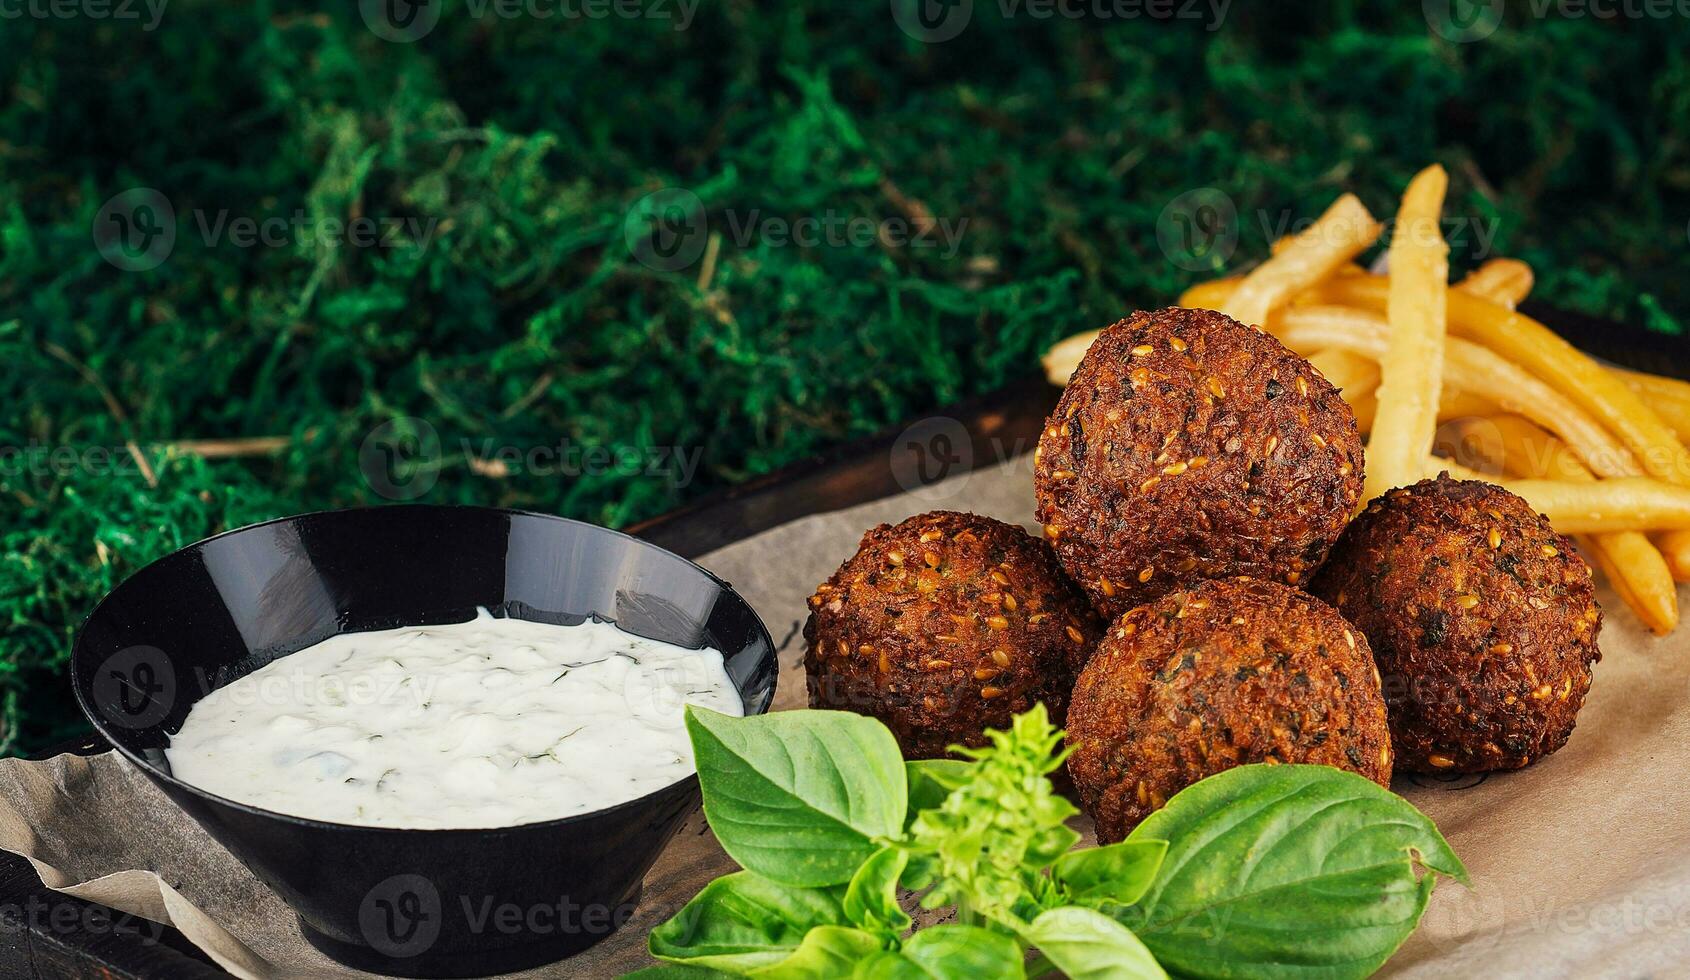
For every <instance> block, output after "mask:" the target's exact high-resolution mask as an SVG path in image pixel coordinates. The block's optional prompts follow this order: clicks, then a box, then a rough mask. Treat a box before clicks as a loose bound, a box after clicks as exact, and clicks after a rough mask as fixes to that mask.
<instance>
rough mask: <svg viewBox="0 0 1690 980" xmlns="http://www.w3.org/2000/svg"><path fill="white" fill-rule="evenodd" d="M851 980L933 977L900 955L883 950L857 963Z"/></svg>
mask: <svg viewBox="0 0 1690 980" xmlns="http://www.w3.org/2000/svg"><path fill="white" fill-rule="evenodd" d="M851 980H933V975H932V974H931V973H928V972H927V971H926V970H923V969H922V968H921V967H919V966H917V965H916V964H915V961H913V960H910V959H906V958H905V957H904V954H902V953H894V952H892V951H891V950H889V949H883V950H881V951H880V952H878V953H875V954H873V955H871V956H869V957H867V958H866V959H861V960H858V961H857V968H856V969H855V970H852V971H851Z"/></svg>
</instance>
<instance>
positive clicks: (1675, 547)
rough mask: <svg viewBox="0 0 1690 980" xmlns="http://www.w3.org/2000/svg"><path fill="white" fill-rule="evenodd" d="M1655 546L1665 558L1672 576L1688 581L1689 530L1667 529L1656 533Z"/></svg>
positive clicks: (1689, 575) (1689, 561)
mask: <svg viewBox="0 0 1690 980" xmlns="http://www.w3.org/2000/svg"><path fill="white" fill-rule="evenodd" d="M1655 546H1656V547H1658V548H1660V549H1661V556H1662V557H1663V558H1665V559H1666V560H1667V568H1669V569H1671V570H1672V577H1673V578H1675V579H1677V580H1678V581H1680V582H1690V531H1668V532H1666V533H1665V534H1660V535H1656V536H1655Z"/></svg>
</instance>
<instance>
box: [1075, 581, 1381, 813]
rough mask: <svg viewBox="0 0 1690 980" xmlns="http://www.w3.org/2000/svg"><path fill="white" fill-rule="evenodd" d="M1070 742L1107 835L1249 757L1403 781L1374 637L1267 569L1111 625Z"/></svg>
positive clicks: (1185, 591) (1173, 597)
mask: <svg viewBox="0 0 1690 980" xmlns="http://www.w3.org/2000/svg"><path fill="white" fill-rule="evenodd" d="M1068 744H1069V746H1071V748H1072V750H1073V751H1072V754H1071V755H1070V756H1069V757H1068V772H1069V774H1070V775H1071V776H1072V777H1073V780H1074V786H1075V789H1076V790H1077V791H1078V792H1079V795H1080V799H1081V802H1082V804H1083V806H1084V807H1085V810H1086V812H1087V813H1089V814H1091V816H1092V819H1093V820H1094V821H1095V822H1096V824H1097V839H1098V840H1099V842H1102V843H1109V842H1112V841H1118V840H1121V839H1122V838H1124V837H1125V836H1126V835H1127V832H1128V831H1130V830H1132V828H1133V827H1135V826H1137V825H1138V823H1139V822H1140V821H1141V820H1143V819H1144V818H1145V817H1147V816H1149V815H1150V813H1151V812H1152V811H1154V810H1156V809H1158V808H1159V807H1161V806H1162V805H1163V804H1164V803H1166V802H1167V801H1168V799H1169V798H1170V797H1172V796H1173V795H1174V794H1175V793H1177V792H1179V791H1180V790H1182V789H1184V788H1185V787H1187V786H1189V785H1191V784H1192V783H1195V782H1197V781H1198V780H1200V779H1203V778H1204V777H1206V776H1211V775H1214V774H1215V773H1218V772H1221V771H1223V770H1226V769H1231V768H1233V767H1234V766H1239V765H1244V764H1246V763H1253V762H1287V763H1290V762H1295V763H1318V764H1323V765H1329V766H1336V767H1338V768H1340V769H1348V770H1350V771H1352V772H1357V773H1360V774H1361V775H1363V776H1365V777H1367V778H1368V779H1371V780H1373V781H1374V782H1376V783H1378V784H1380V785H1381V786H1389V785H1390V782H1391V743H1390V736H1389V731H1388V729H1387V727H1386V722H1385V702H1384V699H1383V698H1381V697H1380V693H1379V677H1378V674H1377V673H1376V672H1375V671H1374V667H1373V659H1372V657H1371V656H1370V655H1369V653H1368V649H1367V640H1366V638H1365V637H1363V636H1362V634H1361V633H1360V631H1358V630H1355V629H1352V628H1351V627H1350V625H1349V624H1348V623H1346V622H1344V619H1343V617H1341V616H1339V615H1338V613H1337V611H1336V610H1334V609H1333V608H1332V607H1330V606H1328V605H1326V604H1325V603H1323V602H1321V601H1319V600H1318V599H1315V598H1314V597H1312V596H1310V595H1308V594H1307V593H1304V592H1300V591H1298V590H1296V589H1293V588H1290V587H1289V586H1285V585H1281V584H1279V583H1278V582H1271V581H1267V580H1264V579H1251V578H1232V579H1217V580H1211V581H1206V582H1201V583H1197V584H1195V585H1193V586H1191V587H1189V588H1182V589H1179V590H1176V591H1174V592H1170V593H1167V594H1165V595H1163V596H1162V597H1160V598H1158V599H1156V600H1155V601H1153V602H1151V603H1149V604H1146V605H1142V606H1139V607H1137V608H1135V609H1133V610H1131V611H1129V612H1128V613H1127V614H1126V615H1125V616H1123V617H1121V619H1120V620H1119V621H1117V622H1116V623H1115V624H1114V625H1112V626H1111V627H1109V629H1108V631H1107V632H1106V633H1105V634H1104V637H1103V640H1102V641H1101V642H1100V643H1099V644H1098V647H1097V651H1096V652H1095V653H1094V654H1093V655H1092V658H1091V661H1090V662H1089V663H1088V664H1087V665H1086V668H1085V670H1083V671H1082V672H1081V673H1080V679H1079V682H1078V683H1077V684H1076V685H1075V687H1074V694H1073V698H1072V699H1071V701H1070V702H1069V708H1068Z"/></svg>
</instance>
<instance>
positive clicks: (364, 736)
mask: <svg viewBox="0 0 1690 980" xmlns="http://www.w3.org/2000/svg"><path fill="white" fill-rule="evenodd" d="M687 704H696V705H699V706H701V707H705V708H710V709H712V710H714V711H720V712H723V713H724V714H730V715H742V714H744V713H745V711H744V708H743V706H742V704H741V702H740V697H739V693H738V690H737V689H736V688H735V687H734V684H733V682H732V681H731V680H730V679H729V678H728V673H727V669H726V667H725V666H724V665H723V660H722V654H721V653H720V652H719V651H717V650H712V649H705V650H688V649H686V648H684V647H679V646H675V645H673V644H669V643H663V642H660V641H657V640H647V639H642V638H641V637H637V636H634V635H632V634H629V633H624V632H622V631H621V630H619V629H617V628H616V627H615V626H613V625H611V624H609V623H596V622H587V623H583V624H581V625H579V626H551V625H548V624H545V623H531V622H527V621H524V620H519V619H497V618H494V617H493V616H491V615H489V614H488V613H487V611H486V610H481V611H480V613H479V614H478V615H477V616H476V618H475V619H472V620H470V621H469V622H467V623H455V624H452V625H447V626H419V627H406V628H403V629H394V630H379V631H375V632H369V633H343V634H341V635H339V636H334V637H331V638H329V639H327V640H324V641H323V642H321V643H318V644H316V645H315V646H311V647H307V648H306V649H304V650H301V651H299V652H298V653H295V654H292V655H290V656H286V657H282V658H280V659H278V660H275V661H273V662H271V663H269V664H266V665H265V666H264V667H261V668H259V669H258V670H256V671H254V672H252V673H251V674H248V675H247V676H245V677H242V678H240V679H239V680H237V681H234V682H233V683H231V684H228V685H226V686H224V687H221V688H219V689H217V690H215V691H213V692H211V693H210V694H209V695H207V696H206V697H205V698H204V699H202V700H201V701H200V702H199V703H198V704H195V705H194V706H193V708H192V709H191V710H189V712H188V717H187V719H186V720H185V721H184V722H183V724H182V730H181V731H179V732H177V733H176V734H175V735H174V736H173V737H172V738H171V740H170V747H169V748H167V749H165V757H166V758H167V759H168V760H169V762H170V768H171V771H172V772H173V773H175V775H176V776H177V777H178V778H180V779H181V780H183V781H184V782H187V783H189V784H191V785H194V786H197V787H199V788H200V789H203V790H206V791H207V792H210V793H215V794H217V795H218V796H222V797H226V798H228V799H231V800H236V801H238V802H241V803H248V804H251V805H253V806H257V807H262V808H264V809H266V810H274V811H277V812H279V813H289V814H293V815H295V816H301V817H311V818H315V819H318V820H327V821H332V822H335V823H349V824H362V825H366V826H372V827H412V828H430V827H432V828H440V827H509V826H515V825H517V824H523V823H533V822H535V821H540V820H551V819H555V818H558V817H564V816H568V815H570V814H574V813H586V812H588V811H591V810H599V809H603V808H604V807H608V806H612V805H614V804H617V803H622V802H626V801H628V800H632V799H636V798H638V797H641V796H644V795H645V794H647V793H650V792H652V791H654V790H657V789H661V788H662V787H664V786H667V785H669V784H670V783H673V782H675V781H676V780H679V779H681V778H683V777H685V776H687V775H689V774H691V773H692V772H693V758H692V746H691V744H690V743H689V741H688V740H687V732H686V727H685V725H684V723H683V718H682V712H683V710H684V707H685V705H687Z"/></svg>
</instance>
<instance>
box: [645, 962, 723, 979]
mask: <svg viewBox="0 0 1690 980" xmlns="http://www.w3.org/2000/svg"><path fill="white" fill-rule="evenodd" d="M735 976H738V974H735V973H723V972H722V971H721V970H712V969H710V968H709V967H704V966H685V965H682V964H679V963H665V964H663V965H662V966H648V967H646V968H645V969H643V970H635V971H634V972H633V973H624V974H622V980H732V978H733V977H735Z"/></svg>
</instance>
